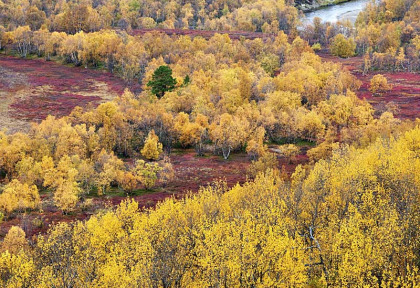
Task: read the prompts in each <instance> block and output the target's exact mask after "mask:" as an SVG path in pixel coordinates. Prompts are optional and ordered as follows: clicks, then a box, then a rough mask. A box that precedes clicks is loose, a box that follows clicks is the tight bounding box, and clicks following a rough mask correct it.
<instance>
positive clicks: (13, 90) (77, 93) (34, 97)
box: [0, 55, 138, 132]
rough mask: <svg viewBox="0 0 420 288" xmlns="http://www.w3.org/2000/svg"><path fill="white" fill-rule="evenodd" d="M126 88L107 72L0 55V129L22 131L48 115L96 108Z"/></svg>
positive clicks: (59, 114) (119, 80)
mask: <svg viewBox="0 0 420 288" xmlns="http://www.w3.org/2000/svg"><path fill="white" fill-rule="evenodd" d="M126 86H127V85H126V83H125V82H124V81H123V80H121V79H119V78H118V77H116V76H114V75H112V74H111V73H108V72H103V71H95V70H92V69H84V68H82V67H69V66H65V65H61V64H58V63H55V62H47V61H44V60H39V59H38V60H29V59H21V58H15V57H8V56H4V55H0V100H1V104H0V110H1V116H0V118H1V119H0V120H1V121H0V129H8V130H9V132H16V131H22V130H25V129H27V128H28V127H29V122H33V121H35V122H39V121H41V120H43V119H45V118H46V117H47V116H48V115H54V116H57V117H61V116H65V115H68V114H69V113H70V112H71V111H72V110H73V109H74V107H76V106H81V107H86V106H88V105H92V106H93V107H95V106H97V105H98V104H100V103H102V102H105V101H109V100H112V99H113V98H114V97H115V96H118V95H121V93H122V92H123V91H124V89H125V87H126ZM137 89H138V87H137Z"/></svg>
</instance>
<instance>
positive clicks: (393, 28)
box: [301, 0, 420, 72]
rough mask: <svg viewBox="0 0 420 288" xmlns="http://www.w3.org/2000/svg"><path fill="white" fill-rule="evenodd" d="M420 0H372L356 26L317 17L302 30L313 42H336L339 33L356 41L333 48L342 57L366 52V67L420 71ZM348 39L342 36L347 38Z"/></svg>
mask: <svg viewBox="0 0 420 288" xmlns="http://www.w3.org/2000/svg"><path fill="white" fill-rule="evenodd" d="M419 15H420V1H418V0H417V1H414V0H407V1H398V0H384V1H371V2H369V3H368V4H367V6H366V8H365V9H364V11H362V12H361V13H360V14H359V16H358V18H357V21H356V23H355V25H354V27H353V25H351V24H350V23H349V22H347V23H340V22H338V23H334V24H331V23H328V22H326V23H323V22H322V21H321V19H319V18H315V19H314V21H313V23H312V24H311V25H308V26H307V27H305V29H304V30H303V31H301V35H302V37H303V38H304V39H305V40H307V41H308V42H309V43H310V44H311V45H312V44H315V43H320V44H321V45H322V46H323V47H328V46H330V45H332V46H334V45H333V44H334V41H335V37H336V35H338V34H341V36H340V37H343V36H344V37H346V38H348V40H347V41H351V42H354V44H353V45H352V47H351V49H350V52H351V53H344V52H347V51H349V47H348V45H342V46H341V49H338V50H337V49H332V50H331V52H332V53H333V54H335V55H338V56H341V57H349V56H352V55H353V54H354V53H358V54H359V55H364V56H365V63H364V67H363V69H364V71H365V72H367V71H368V70H369V69H374V70H391V71H419V70H420V19H419ZM343 41H344V40H342V42H343Z"/></svg>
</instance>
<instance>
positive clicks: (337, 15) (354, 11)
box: [302, 0, 369, 24]
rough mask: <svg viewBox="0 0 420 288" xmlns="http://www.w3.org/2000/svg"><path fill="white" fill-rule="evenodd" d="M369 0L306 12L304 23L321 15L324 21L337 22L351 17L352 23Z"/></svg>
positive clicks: (358, 0) (310, 21)
mask: <svg viewBox="0 0 420 288" xmlns="http://www.w3.org/2000/svg"><path fill="white" fill-rule="evenodd" d="M368 2H369V0H353V1H350V2H345V3H341V4H338V5H334V6H328V7H325V8H322V9H320V10H316V11H313V12H308V13H306V14H305V15H306V18H305V19H303V20H302V22H303V24H305V23H312V21H313V19H314V18H315V17H319V18H321V19H322V21H323V22H327V21H328V22H332V23H333V22H337V21H338V20H346V19H349V20H350V21H351V22H352V23H354V22H355V21H356V18H357V15H358V14H359V12H360V11H362V10H363V8H364V7H365V6H366V4H367V3H368Z"/></svg>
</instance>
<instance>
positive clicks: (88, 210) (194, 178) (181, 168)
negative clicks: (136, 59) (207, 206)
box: [0, 146, 308, 239]
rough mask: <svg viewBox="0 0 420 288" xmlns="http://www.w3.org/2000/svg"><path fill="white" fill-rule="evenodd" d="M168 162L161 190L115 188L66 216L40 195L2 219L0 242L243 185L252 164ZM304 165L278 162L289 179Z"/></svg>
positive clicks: (186, 153)
mask: <svg viewBox="0 0 420 288" xmlns="http://www.w3.org/2000/svg"><path fill="white" fill-rule="evenodd" d="M306 148H307V147H305V146H303V147H302V151H303V152H304V151H305V149H306ZM170 158H171V163H172V165H173V168H174V172H175V177H174V179H173V180H171V181H169V182H168V183H167V184H166V185H164V187H163V186H162V185H161V184H159V183H157V185H156V186H157V188H154V189H151V190H144V189H141V190H137V191H134V192H133V193H132V194H131V195H126V194H125V193H124V192H123V191H122V190H121V189H119V188H118V187H113V188H112V189H111V190H110V191H109V192H106V193H105V195H101V196H99V195H97V194H96V193H93V194H90V195H85V196H84V200H83V201H81V202H80V203H79V204H78V206H77V208H76V209H75V210H74V211H72V212H71V213H69V214H63V213H62V212H61V211H59V210H58V209H57V207H55V205H54V203H53V195H52V193H51V192H48V191H44V192H42V193H41V200H42V204H41V206H42V207H41V209H40V210H34V211H27V212H25V213H15V214H13V215H11V216H10V217H9V218H8V219H5V221H3V223H2V224H1V225H0V239H1V238H2V237H4V236H5V235H6V233H7V231H8V230H9V229H10V227H11V226H13V225H19V226H21V227H22V229H24V231H25V233H26V235H27V237H32V236H34V235H38V234H39V233H41V234H42V233H45V232H46V231H47V230H48V228H49V227H50V226H51V225H52V224H54V223H59V222H72V221H74V220H84V219H87V218H89V217H90V216H91V215H93V214H95V213H97V212H98V211H100V210H102V209H106V208H108V207H115V206H116V205H118V204H119V203H121V201H124V200H127V199H134V200H136V201H137V202H138V203H139V207H141V208H142V209H147V208H153V207H155V206H156V204H157V203H158V202H161V201H162V200H164V199H166V198H170V197H173V198H175V199H180V198H183V197H185V196H186V195H188V194H189V193H196V192H197V191H198V190H199V189H200V187H203V186H204V187H206V186H208V185H211V184H213V183H215V182H217V181H224V182H226V184H227V186H228V187H233V186H234V185H236V184H243V183H244V182H246V180H247V174H248V173H247V170H248V167H249V165H250V163H251V161H250V159H249V157H248V156H247V155H246V154H245V153H239V154H232V155H231V156H230V158H229V159H228V160H224V159H223V157H221V156H217V155H206V156H203V157H198V156H196V153H195V151H194V150H192V149H189V150H184V149H182V150H174V151H173V153H171V155H170ZM307 161H308V158H307V157H306V156H305V155H303V154H302V155H299V156H297V157H296V159H294V161H290V160H289V159H286V158H282V157H280V158H278V163H279V167H284V168H283V171H284V172H286V173H287V175H289V176H290V175H291V173H293V171H294V169H295V167H296V166H297V165H298V164H304V163H306V162H307Z"/></svg>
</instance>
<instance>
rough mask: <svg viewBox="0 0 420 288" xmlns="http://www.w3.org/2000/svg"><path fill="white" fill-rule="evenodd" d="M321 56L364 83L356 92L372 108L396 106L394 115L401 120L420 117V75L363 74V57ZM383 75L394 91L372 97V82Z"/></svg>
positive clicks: (325, 54) (396, 73)
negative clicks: (370, 89) (375, 77)
mask: <svg viewBox="0 0 420 288" xmlns="http://www.w3.org/2000/svg"><path fill="white" fill-rule="evenodd" d="M319 56H320V57H321V58H322V59H323V60H326V61H332V62H338V63H341V64H342V65H343V66H344V67H345V68H346V69H348V70H349V71H350V72H351V73H352V74H353V75H354V76H356V77H357V79H359V80H360V81H362V85H361V86H360V89H359V90H358V91H356V93H357V96H358V97H359V98H360V99H364V98H365V99H366V100H368V101H369V103H370V104H372V106H373V107H374V108H375V109H376V110H378V112H383V111H381V110H383V109H384V107H385V106H386V105H387V104H388V105H393V106H395V109H394V111H393V112H394V114H395V116H396V117H398V118H400V119H411V120H415V119H416V118H417V117H418V115H420V74H419V73H409V72H384V71H379V72H376V71H369V73H367V74H365V75H364V74H363V73H362V70H361V69H362V68H361V67H362V64H363V57H361V56H357V57H351V58H347V59H344V58H339V57H336V56H332V55H331V54H327V53H320V54H319ZM377 74H382V75H383V76H385V78H386V79H387V80H388V83H389V84H391V85H392V89H391V90H390V91H387V92H385V93H382V94H381V95H375V96H374V95H372V93H371V92H370V91H369V87H370V80H371V79H372V77H373V76H375V75H377Z"/></svg>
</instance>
